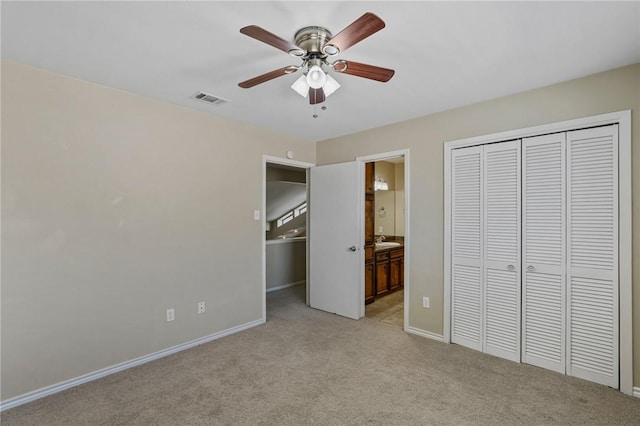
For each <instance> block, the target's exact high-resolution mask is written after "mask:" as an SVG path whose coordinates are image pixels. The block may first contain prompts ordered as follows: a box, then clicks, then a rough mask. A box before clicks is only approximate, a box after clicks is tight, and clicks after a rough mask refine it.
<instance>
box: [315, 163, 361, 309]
mask: <svg viewBox="0 0 640 426" xmlns="http://www.w3.org/2000/svg"><path fill="white" fill-rule="evenodd" d="M361 168H362V163H359V162H350V163H340V164H331V165H328V166H319V167H313V168H311V169H310V171H311V177H310V204H309V281H310V282H309V305H310V306H311V307H312V308H315V309H320V310H323V311H327V312H331V313H335V314H338V315H341V316H344V317H347V318H352V319H359V318H361V317H362V316H363V315H364V271H363V268H364V256H363V250H362V242H361V241H360V240H361V236H362V227H363V222H362V216H363V212H364V207H363V206H362V200H361V198H362V197H363V196H364V195H363V194H364V185H363V170H361Z"/></svg>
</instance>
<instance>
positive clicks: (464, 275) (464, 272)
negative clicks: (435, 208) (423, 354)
mask: <svg viewBox="0 0 640 426" xmlns="http://www.w3.org/2000/svg"><path fill="white" fill-rule="evenodd" d="M481 152H482V148H481V147H471V148H462V149H456V150H454V151H453V152H452V156H451V162H452V164H451V170H452V172H451V188H452V194H451V211H452V217H451V222H452V229H451V255H452V256H451V259H452V262H451V342H453V343H458V344H460V345H463V346H467V347H469V348H472V349H476V350H482V317H481V312H482V310H481V308H482V307H481V301H482V273H481V272H482V270H481V266H482V245H481V237H482V232H481V226H482V216H481V215H482V198H481V183H482V163H481V160H482V158H481Z"/></svg>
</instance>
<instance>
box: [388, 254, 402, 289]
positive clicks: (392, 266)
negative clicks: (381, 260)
mask: <svg viewBox="0 0 640 426" xmlns="http://www.w3.org/2000/svg"><path fill="white" fill-rule="evenodd" d="M403 264H404V249H396V250H391V251H390V253H389V290H390V291H394V290H398V289H399V288H400V287H402V285H403V284H404V283H403V278H404V277H403V273H402V270H403V269H404V265H403Z"/></svg>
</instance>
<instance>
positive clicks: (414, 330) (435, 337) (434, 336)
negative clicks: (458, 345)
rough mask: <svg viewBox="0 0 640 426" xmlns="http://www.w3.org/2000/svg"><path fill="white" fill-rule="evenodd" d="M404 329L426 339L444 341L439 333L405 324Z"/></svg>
mask: <svg viewBox="0 0 640 426" xmlns="http://www.w3.org/2000/svg"><path fill="white" fill-rule="evenodd" d="M404 331H406V332H407V333H411V334H415V335H417V336H422V337H426V338H427V339H431V340H436V341H438V342H444V337H443V336H442V335H441V334H436V333H431V332H430V331H425V330H420V329H419V328H415V327H409V326H406V327H405V328H404Z"/></svg>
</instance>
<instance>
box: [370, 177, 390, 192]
mask: <svg viewBox="0 0 640 426" xmlns="http://www.w3.org/2000/svg"><path fill="white" fill-rule="evenodd" d="M373 190H374V191H388V190H389V184H388V183H387V181H386V180H384V179H383V178H381V177H377V178H376V180H375V181H374V182H373Z"/></svg>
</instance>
